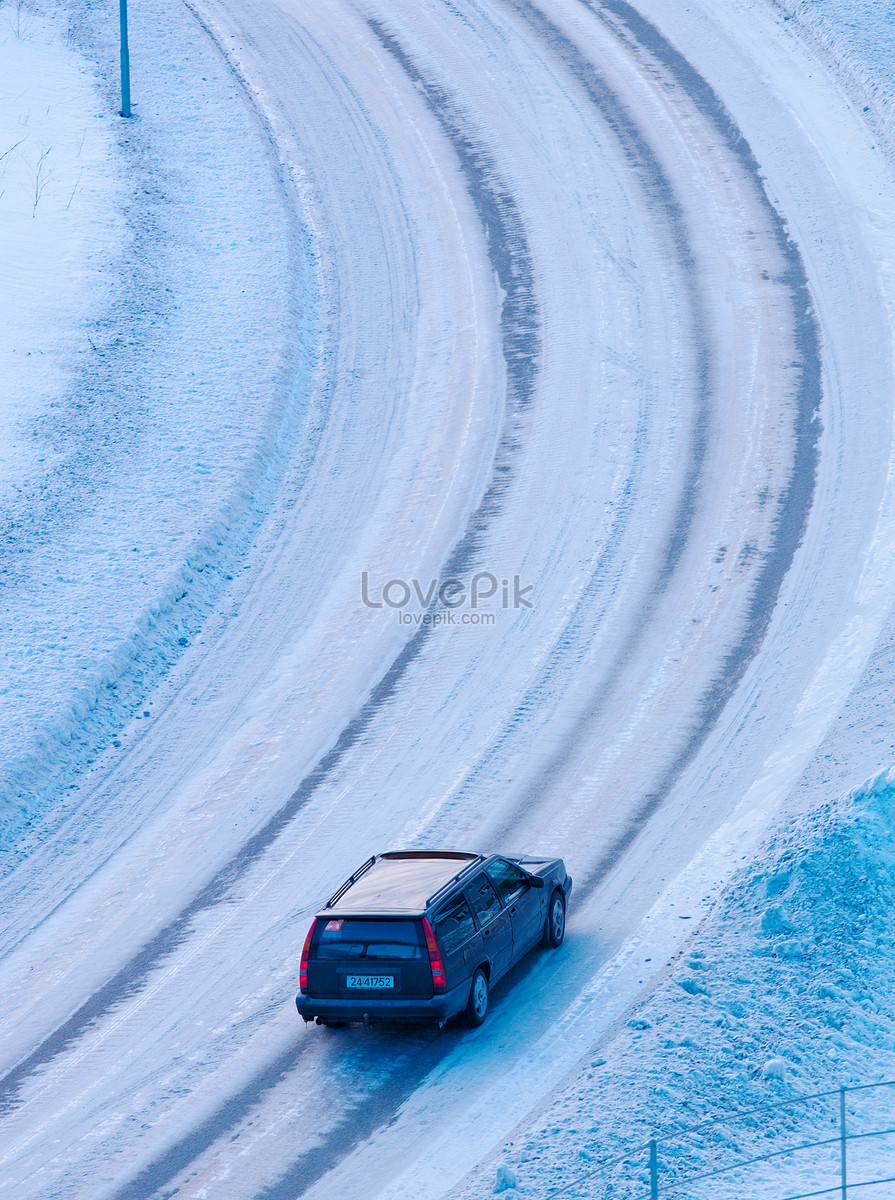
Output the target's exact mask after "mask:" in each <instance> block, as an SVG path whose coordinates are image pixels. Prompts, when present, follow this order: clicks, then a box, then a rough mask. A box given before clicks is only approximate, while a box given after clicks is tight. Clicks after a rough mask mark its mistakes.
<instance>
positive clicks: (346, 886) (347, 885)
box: [326, 854, 376, 908]
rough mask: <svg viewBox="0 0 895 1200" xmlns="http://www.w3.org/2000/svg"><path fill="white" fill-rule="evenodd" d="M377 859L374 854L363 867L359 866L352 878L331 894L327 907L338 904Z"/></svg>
mask: <svg viewBox="0 0 895 1200" xmlns="http://www.w3.org/2000/svg"><path fill="white" fill-rule="evenodd" d="M375 861H376V855H375V854H372V855H371V856H370V857H369V858H368V859H367V861H366V862H365V863H364V865H363V866H362V867H358V868H357V870H356V871H355V872H354V874H353V875H352V876H351V878H350V879H346V880H345V882H344V883H343V884H342V886H341V887H340V888H339V890H338V891H337V892H336V893H335V894H334V895H333V896H330V898H329V900H327V902H326V907H327V908H332V906H333V905H334V904H336V903H337V902H338V901H339V900H340V899H341V898H342V896H344V895H345V893H346V892H347V891H348V889H349V888H350V887H352V885H353V884H355V883H357V881H358V880H359V879H360V877H361V875H363V874H364V872H365V871H369V869H370V867H372V865H373V863H374V862H375Z"/></svg>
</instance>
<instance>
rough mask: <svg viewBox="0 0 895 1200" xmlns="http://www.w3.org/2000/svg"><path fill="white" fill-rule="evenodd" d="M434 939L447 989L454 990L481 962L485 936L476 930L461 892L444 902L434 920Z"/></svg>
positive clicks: (470, 975) (470, 912)
mask: <svg viewBox="0 0 895 1200" xmlns="http://www.w3.org/2000/svg"><path fill="white" fill-rule="evenodd" d="M432 925H433V928H434V930H435V938H436V940H437V942H438V947H439V949H440V950H441V957H442V960H443V962H444V969H445V975H446V977H447V986H448V987H449V988H454V987H457V986H459V984H461V983H463V982H464V980H469V979H471V978H472V973H473V971H474V970H475V968H476V967H477V966H478V965H479V964H480V963H481V961H482V935H481V933H480V932H479V930H478V929H477V928H476V925H475V921H474V919H473V915H472V909H471V908H470V905H469V901H468V900H467V899H466V896H465V895H464V894H463V892H458V893H457V894H456V895H455V896H452V897H451V898H450V900H447V901H445V903H444V904H442V905H441V907H440V908H439V909H438V911H437V912H436V913H434V914H433V917H432Z"/></svg>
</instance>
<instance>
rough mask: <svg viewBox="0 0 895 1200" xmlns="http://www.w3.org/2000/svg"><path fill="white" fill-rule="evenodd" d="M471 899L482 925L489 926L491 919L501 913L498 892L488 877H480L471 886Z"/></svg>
mask: <svg viewBox="0 0 895 1200" xmlns="http://www.w3.org/2000/svg"><path fill="white" fill-rule="evenodd" d="M469 898H470V900H471V901H472V907H473V908H474V909H475V915H476V916H477V917H478V919H479V924H480V925H487V924H488V922H489V921H490V920H491V918H492V917H493V916H494V915H495V914H496V913H498V912H499V911H500V901H499V900H498V898H497V892H495V890H494V888H493V887H492V886H491V884H490V883H489V882H488V876H487V875H479V877H478V878H477V879H474V880H473V881H472V883H471V884H470V885H469Z"/></svg>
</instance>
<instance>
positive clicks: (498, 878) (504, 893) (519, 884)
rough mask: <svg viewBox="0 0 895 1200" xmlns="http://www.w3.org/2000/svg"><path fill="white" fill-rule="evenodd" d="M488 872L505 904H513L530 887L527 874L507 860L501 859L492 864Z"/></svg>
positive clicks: (487, 869)
mask: <svg viewBox="0 0 895 1200" xmlns="http://www.w3.org/2000/svg"><path fill="white" fill-rule="evenodd" d="M486 871H487V874H488V878H489V879H490V880H491V882H492V883H493V884H494V886H495V887H496V888H497V892H498V894H499V896H500V898H501V900H503V902H504V904H511V903H512V901H513V900H515V899H517V898H518V897H519V896H521V895H522V893H523V892H524V891H525V889H526V887H527V885H528V876H527V875H526V874H525V872H524V871H520V870H519V868H518V867H516V866H514V865H513V864H512V863H508V862H507V861H506V860H505V859H502V858H499V859H498V860H497V862H493V863H491V865H490V866H489V867H487V868H486Z"/></svg>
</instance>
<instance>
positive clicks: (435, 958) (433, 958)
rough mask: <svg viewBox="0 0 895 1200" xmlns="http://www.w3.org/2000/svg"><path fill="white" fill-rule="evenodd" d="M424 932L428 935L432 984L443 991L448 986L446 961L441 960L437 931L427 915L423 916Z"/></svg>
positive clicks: (437, 990) (427, 945) (439, 990)
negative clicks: (436, 937) (445, 971)
mask: <svg viewBox="0 0 895 1200" xmlns="http://www.w3.org/2000/svg"><path fill="white" fill-rule="evenodd" d="M423 933H424V934H425V935H426V949H427V950H428V951H429V966H430V967H431V968H432V986H433V987H434V988H435V990H436V992H443V991H444V989H445V987H446V986H447V980H446V979H445V975H444V963H443V962H442V961H441V951H440V950H439V949H438V942H437V941H436V939H435V931H434V930H433V928H432V926H431V925H430V924H429V920H428V918H427V917H423Z"/></svg>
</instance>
